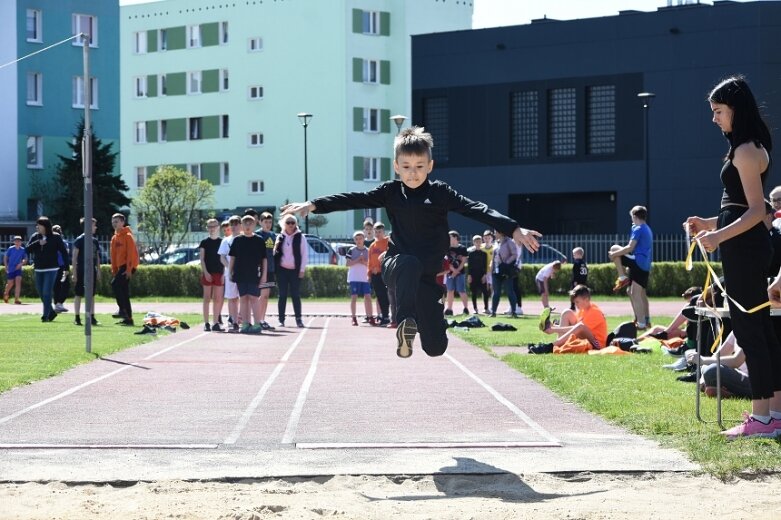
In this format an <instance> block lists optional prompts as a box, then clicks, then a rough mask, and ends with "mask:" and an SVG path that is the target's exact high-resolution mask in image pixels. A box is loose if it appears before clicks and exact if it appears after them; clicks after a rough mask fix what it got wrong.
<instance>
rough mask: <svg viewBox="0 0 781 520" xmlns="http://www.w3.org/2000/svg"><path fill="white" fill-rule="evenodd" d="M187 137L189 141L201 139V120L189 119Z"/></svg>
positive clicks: (197, 118) (196, 118)
mask: <svg viewBox="0 0 781 520" xmlns="http://www.w3.org/2000/svg"><path fill="white" fill-rule="evenodd" d="M188 122H189V129H190V132H189V134H188V135H189V136H190V140H191V141H197V140H198V139H202V134H201V129H202V128H203V118H201V117H191V118H190V119H189V120H188Z"/></svg>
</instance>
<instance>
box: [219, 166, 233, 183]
mask: <svg viewBox="0 0 781 520" xmlns="http://www.w3.org/2000/svg"><path fill="white" fill-rule="evenodd" d="M230 180H231V175H230V166H229V165H228V163H226V162H224V163H220V184H230Z"/></svg>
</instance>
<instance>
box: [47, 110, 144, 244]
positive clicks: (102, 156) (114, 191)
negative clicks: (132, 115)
mask: <svg viewBox="0 0 781 520" xmlns="http://www.w3.org/2000/svg"><path fill="white" fill-rule="evenodd" d="M73 138H74V141H72V142H70V143H68V147H69V148H70V149H71V150H72V151H73V153H72V156H71V157H65V156H63V155H60V156H58V157H59V158H60V162H59V164H58V165H57V169H56V172H55V178H54V179H55V180H54V185H53V187H52V188H53V189H52V190H51V192H50V193H52V194H53V200H52V203H51V205H52V210H51V211H50V217H51V219H52V222H54V223H55V224H59V225H60V226H62V229H63V231H64V232H65V234H66V235H72V236H76V235H79V234H81V233H82V231H83V228H82V227H81V226H79V219H80V218H81V217H83V216H84V176H83V173H82V157H81V142H82V139H83V138H84V120H81V121H79V124H78V125H77V126H76V134H75V135H74V136H73ZM112 146H113V145H112V144H111V143H107V144H103V142H102V141H101V140H100V139H98V137H97V136H96V135H95V133H94V132H93V134H92V207H93V216H94V217H95V218H96V219H97V220H98V232H97V234H98V235H110V234H112V233H113V230H112V228H111V215H113V214H114V213H117V212H118V211H119V210H120V208H123V207H127V206H129V205H130V199H129V198H128V197H127V196H126V195H125V193H126V192H127V191H128V186H127V184H125V181H123V180H122V177H120V176H119V174H115V173H113V172H114V165H115V163H116V159H117V153H116V152H113V151H111V148H112Z"/></svg>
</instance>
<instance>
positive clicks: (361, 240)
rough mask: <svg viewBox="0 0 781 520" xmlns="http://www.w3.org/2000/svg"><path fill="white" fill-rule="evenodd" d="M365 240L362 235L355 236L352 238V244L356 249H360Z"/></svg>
mask: <svg viewBox="0 0 781 520" xmlns="http://www.w3.org/2000/svg"><path fill="white" fill-rule="evenodd" d="M365 240H366V237H365V236H363V235H355V236H354V237H353V242H355V245H356V246H358V247H361V246H362V245H363V243H364V241H365Z"/></svg>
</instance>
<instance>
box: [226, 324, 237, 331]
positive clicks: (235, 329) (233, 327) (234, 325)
mask: <svg viewBox="0 0 781 520" xmlns="http://www.w3.org/2000/svg"><path fill="white" fill-rule="evenodd" d="M228 332H239V324H238V323H233V324H232V325H231V326H230V328H229V329H228Z"/></svg>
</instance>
